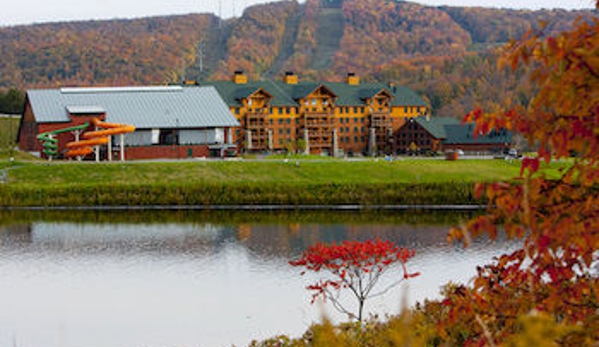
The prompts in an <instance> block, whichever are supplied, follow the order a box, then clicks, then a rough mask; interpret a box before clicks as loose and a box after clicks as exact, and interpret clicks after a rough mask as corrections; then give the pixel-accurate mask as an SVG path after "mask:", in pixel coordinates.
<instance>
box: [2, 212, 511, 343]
mask: <svg viewBox="0 0 599 347" xmlns="http://www.w3.org/2000/svg"><path fill="white" fill-rule="evenodd" d="M468 217H469V216H468V215H456V214H446V215H443V214H441V215H439V214H422V213H382V214H381V213H376V214H369V213H358V214H356V213H322V212H320V213H315V214H308V213H258V214H256V213H240V214H234V213H229V212H226V213H194V212H180V211H178V212H158V213H155V212H151V213H150V212H136V213H124V212H117V213H98V212H93V213H92V212H86V213H73V212H57V213H49V212H35V213H10V214H6V215H3V216H2V221H3V223H4V226H0V346H5V345H6V346H12V345H13V344H15V341H16V342H17V344H16V345H17V346H37V345H43V346H89V347H94V346H107V345H110V346H127V347H132V346H174V345H176V346H215V347H217V346H229V345H230V344H231V343H236V344H240V345H241V344H246V343H248V342H249V341H250V340H251V339H252V338H264V337H268V336H272V335H275V334H278V333H289V334H292V335H298V334H300V333H302V332H303V331H304V330H305V328H306V327H307V326H308V325H309V324H310V323H311V322H313V321H315V320H318V319H319V316H320V313H319V312H318V309H317V308H316V307H315V306H310V305H309V304H308V303H309V295H308V294H307V293H306V292H305V290H304V289H303V288H304V286H305V285H306V283H307V281H309V278H308V279H306V278H302V277H300V276H299V275H298V271H297V269H293V268H290V267H289V266H288V265H287V261H288V260H289V259H291V258H294V257H297V256H299V254H300V253H301V252H302V251H303V250H304V249H305V248H306V247H307V246H308V245H310V244H312V243H314V242H331V241H342V240H348V239H349V240H355V239H359V240H361V239H368V238H373V237H379V238H382V239H390V240H392V241H394V242H396V243H397V244H399V245H402V246H404V247H410V248H414V249H416V250H417V254H418V255H417V256H416V258H414V259H413V261H412V262H411V264H410V269H412V270H414V271H420V272H422V273H423V275H422V276H421V277H419V278H417V279H414V281H412V282H411V283H410V285H409V299H410V302H412V303H413V302H415V301H417V300H418V301H420V300H423V299H424V298H431V297H434V296H436V295H437V293H438V290H439V286H440V285H442V284H444V283H446V282H447V281H449V280H453V281H465V280H467V278H469V276H471V275H472V274H473V273H474V267H475V266H476V264H479V263H481V262H484V261H488V260H490V259H491V257H492V256H493V255H494V254H497V253H498V252H500V251H502V250H505V249H507V248H510V247H513V246H512V245H511V244H510V243H507V242H505V241H504V242H501V243H499V244H495V245H488V244H487V242H485V241H483V240H479V242H478V243H477V244H476V245H475V247H473V248H471V249H467V250H462V249H460V248H456V247H452V246H448V245H447V244H446V242H445V235H446V231H447V228H448V225H449V224H450V223H457V222H458V221H459V220H460V219H465V218H468ZM401 299H402V293H401V291H399V290H398V291H395V292H393V293H390V295H387V296H385V297H384V298H383V299H381V300H379V301H373V302H372V303H371V305H370V306H369V307H368V308H369V309H370V312H377V313H395V312H397V308H398V307H399V305H400V301H401ZM328 314H329V315H332V316H333V317H334V318H336V319H342V318H343V317H339V316H338V315H335V314H334V312H329V313H328Z"/></svg>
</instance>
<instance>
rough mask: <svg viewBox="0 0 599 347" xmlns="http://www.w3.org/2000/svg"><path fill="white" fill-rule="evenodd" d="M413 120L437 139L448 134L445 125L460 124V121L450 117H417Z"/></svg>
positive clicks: (444, 137) (443, 137)
mask: <svg viewBox="0 0 599 347" xmlns="http://www.w3.org/2000/svg"><path fill="white" fill-rule="evenodd" d="M414 121H415V122H416V123H418V124H420V126H422V127H423V128H424V129H426V131H428V132H429V133H430V134H431V135H433V136H434V137H435V138H437V139H446V138H447V136H448V134H447V131H446V128H445V127H446V126H448V125H460V124H461V123H460V121H459V120H457V119H455V118H452V117H430V118H428V119H427V118H426V117H417V118H414Z"/></svg>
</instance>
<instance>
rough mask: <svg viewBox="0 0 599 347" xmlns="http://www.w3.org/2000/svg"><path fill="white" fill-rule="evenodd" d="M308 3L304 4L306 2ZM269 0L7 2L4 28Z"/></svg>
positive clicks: (456, 0) (466, 1)
mask: <svg viewBox="0 0 599 347" xmlns="http://www.w3.org/2000/svg"><path fill="white" fill-rule="evenodd" d="M303 1H304V0H300V2H303ZM265 2H270V1H265V0H4V1H3V4H2V5H0V26H13V25H20V24H32V23H45V22H60V21H72V20H90V19H113V18H138V17H148V16H157V15H171V14H188V13H206V12H210V13H215V14H217V15H218V14H222V16H223V17H224V18H229V17H232V16H240V15H241V14H242V11H243V9H244V8H245V7H247V6H250V5H254V4H259V3H265ZM415 2H419V3H421V4H426V5H435V6H437V5H452V6H489V7H504V8H518V9H520V8H528V9H541V8H563V9H588V8H593V5H592V4H593V0H493V1H490V2H489V1H484V0H416V1H415Z"/></svg>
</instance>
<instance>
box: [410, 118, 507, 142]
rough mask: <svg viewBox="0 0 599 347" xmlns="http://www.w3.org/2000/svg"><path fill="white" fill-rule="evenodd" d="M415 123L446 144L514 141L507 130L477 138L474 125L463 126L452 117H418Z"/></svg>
mask: <svg viewBox="0 0 599 347" xmlns="http://www.w3.org/2000/svg"><path fill="white" fill-rule="evenodd" d="M414 121H415V122H416V123H418V124H420V125H421V126H422V127H423V128H424V129H426V131H428V132H429V133H430V134H431V135H433V136H434V137H435V138H437V139H441V140H443V143H445V144H483V143H484V144H504V143H510V142H511V141H512V133H511V132H509V131H507V130H501V131H493V132H491V133H489V134H486V135H479V136H476V137H475V136H474V124H471V123H469V124H462V123H461V122H460V121H459V120H458V119H455V118H452V117H431V118H430V119H426V118H425V117H417V118H414Z"/></svg>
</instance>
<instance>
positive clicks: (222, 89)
mask: <svg viewBox="0 0 599 347" xmlns="http://www.w3.org/2000/svg"><path fill="white" fill-rule="evenodd" d="M204 85H212V86H214V87H215V88H216V89H217V90H218V92H219V93H220V95H221V97H222V98H223V99H224V100H225V102H226V103H227V105H229V106H230V107H240V106H241V100H240V96H241V97H243V95H246V96H247V95H250V94H251V92H249V91H248V90H254V91H255V90H258V89H260V88H262V89H264V90H265V91H266V92H267V93H269V94H271V95H272V96H273V99H272V100H271V106H299V104H298V102H297V100H299V99H301V98H304V97H306V96H307V95H308V94H310V93H312V92H313V91H314V90H316V89H317V88H318V87H320V86H324V87H325V88H328V89H329V90H330V91H331V92H332V93H333V94H335V95H336V96H337V98H336V105H337V106H364V102H365V100H366V99H369V98H372V97H373V96H374V95H376V94H378V93H379V92H381V91H383V90H385V91H387V92H389V93H390V94H391V95H392V96H393V97H392V100H391V105H392V106H422V107H426V106H428V105H427V104H426V102H424V100H422V98H420V97H419V96H418V94H416V93H415V92H414V91H413V90H412V89H410V88H408V87H406V86H394V85H387V84H383V83H360V84H357V85H352V84H347V83H334V82H330V83H329V82H325V83H317V82H300V83H298V84H286V83H284V82H274V81H250V82H248V83H246V84H236V83H235V82H233V81H214V82H206V83H204Z"/></svg>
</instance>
